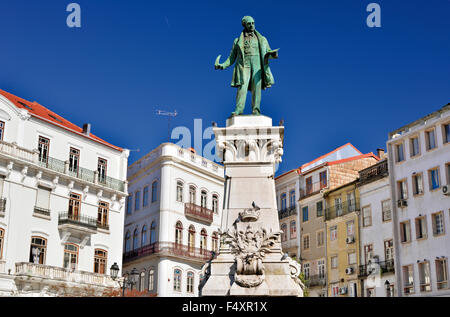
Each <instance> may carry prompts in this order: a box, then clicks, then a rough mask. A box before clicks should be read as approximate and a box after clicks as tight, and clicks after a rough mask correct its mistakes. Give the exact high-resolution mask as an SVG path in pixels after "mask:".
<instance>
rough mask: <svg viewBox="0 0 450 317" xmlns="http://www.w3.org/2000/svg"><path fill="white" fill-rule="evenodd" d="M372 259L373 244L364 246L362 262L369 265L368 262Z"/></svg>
mask: <svg viewBox="0 0 450 317" xmlns="http://www.w3.org/2000/svg"><path fill="white" fill-rule="evenodd" d="M372 258H373V244H366V245H365V246H364V261H365V264H369V261H371V259H372Z"/></svg>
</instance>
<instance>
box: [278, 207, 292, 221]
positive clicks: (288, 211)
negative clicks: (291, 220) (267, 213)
mask: <svg viewBox="0 0 450 317" xmlns="http://www.w3.org/2000/svg"><path fill="white" fill-rule="evenodd" d="M296 214H297V208H296V207H295V206H290V207H288V208H286V209H282V210H280V211H278V219H283V218H287V217H289V216H292V215H296Z"/></svg>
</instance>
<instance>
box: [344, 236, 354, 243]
mask: <svg viewBox="0 0 450 317" xmlns="http://www.w3.org/2000/svg"><path fill="white" fill-rule="evenodd" d="M345 242H347V244H350V243H353V242H355V237H354V236H350V237H347V239H346V240H345Z"/></svg>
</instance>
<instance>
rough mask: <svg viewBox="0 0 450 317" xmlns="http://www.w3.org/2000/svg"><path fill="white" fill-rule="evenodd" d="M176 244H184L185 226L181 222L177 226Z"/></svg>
mask: <svg viewBox="0 0 450 317" xmlns="http://www.w3.org/2000/svg"><path fill="white" fill-rule="evenodd" d="M175 244H178V245H182V244H183V225H182V224H181V222H179V221H178V222H177V224H176V225H175Z"/></svg>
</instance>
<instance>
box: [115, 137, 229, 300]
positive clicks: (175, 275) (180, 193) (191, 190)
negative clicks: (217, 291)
mask: <svg viewBox="0 0 450 317" xmlns="http://www.w3.org/2000/svg"><path fill="white" fill-rule="evenodd" d="M223 175H224V169H223V167H222V166H220V165H218V164H216V163H214V162H212V161H210V160H207V159H205V158H203V157H201V156H199V155H197V154H195V152H194V150H192V149H183V148H181V147H179V146H177V145H174V144H171V143H164V144H161V145H160V146H159V147H158V148H156V149H155V150H153V151H152V152H150V153H148V154H147V155H145V156H144V157H143V158H141V159H140V160H138V161H137V162H135V163H133V164H132V165H131V166H130V167H129V168H128V181H129V192H130V196H129V197H128V201H127V212H126V218H125V231H124V242H123V243H124V251H125V253H124V258H123V259H124V268H123V272H124V273H125V274H127V273H129V272H130V271H131V270H132V269H133V268H136V269H137V270H138V272H139V280H138V283H137V285H136V286H135V287H136V288H137V289H138V290H139V291H146V292H148V293H150V294H157V296H163V297H177V296H186V297H188V296H198V285H199V282H200V279H201V278H202V276H201V268H202V266H203V264H204V263H205V262H206V261H208V260H209V259H211V257H212V252H211V251H217V250H218V248H219V232H218V230H219V228H220V221H221V213H222V207H223V188H224V176H223Z"/></svg>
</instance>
